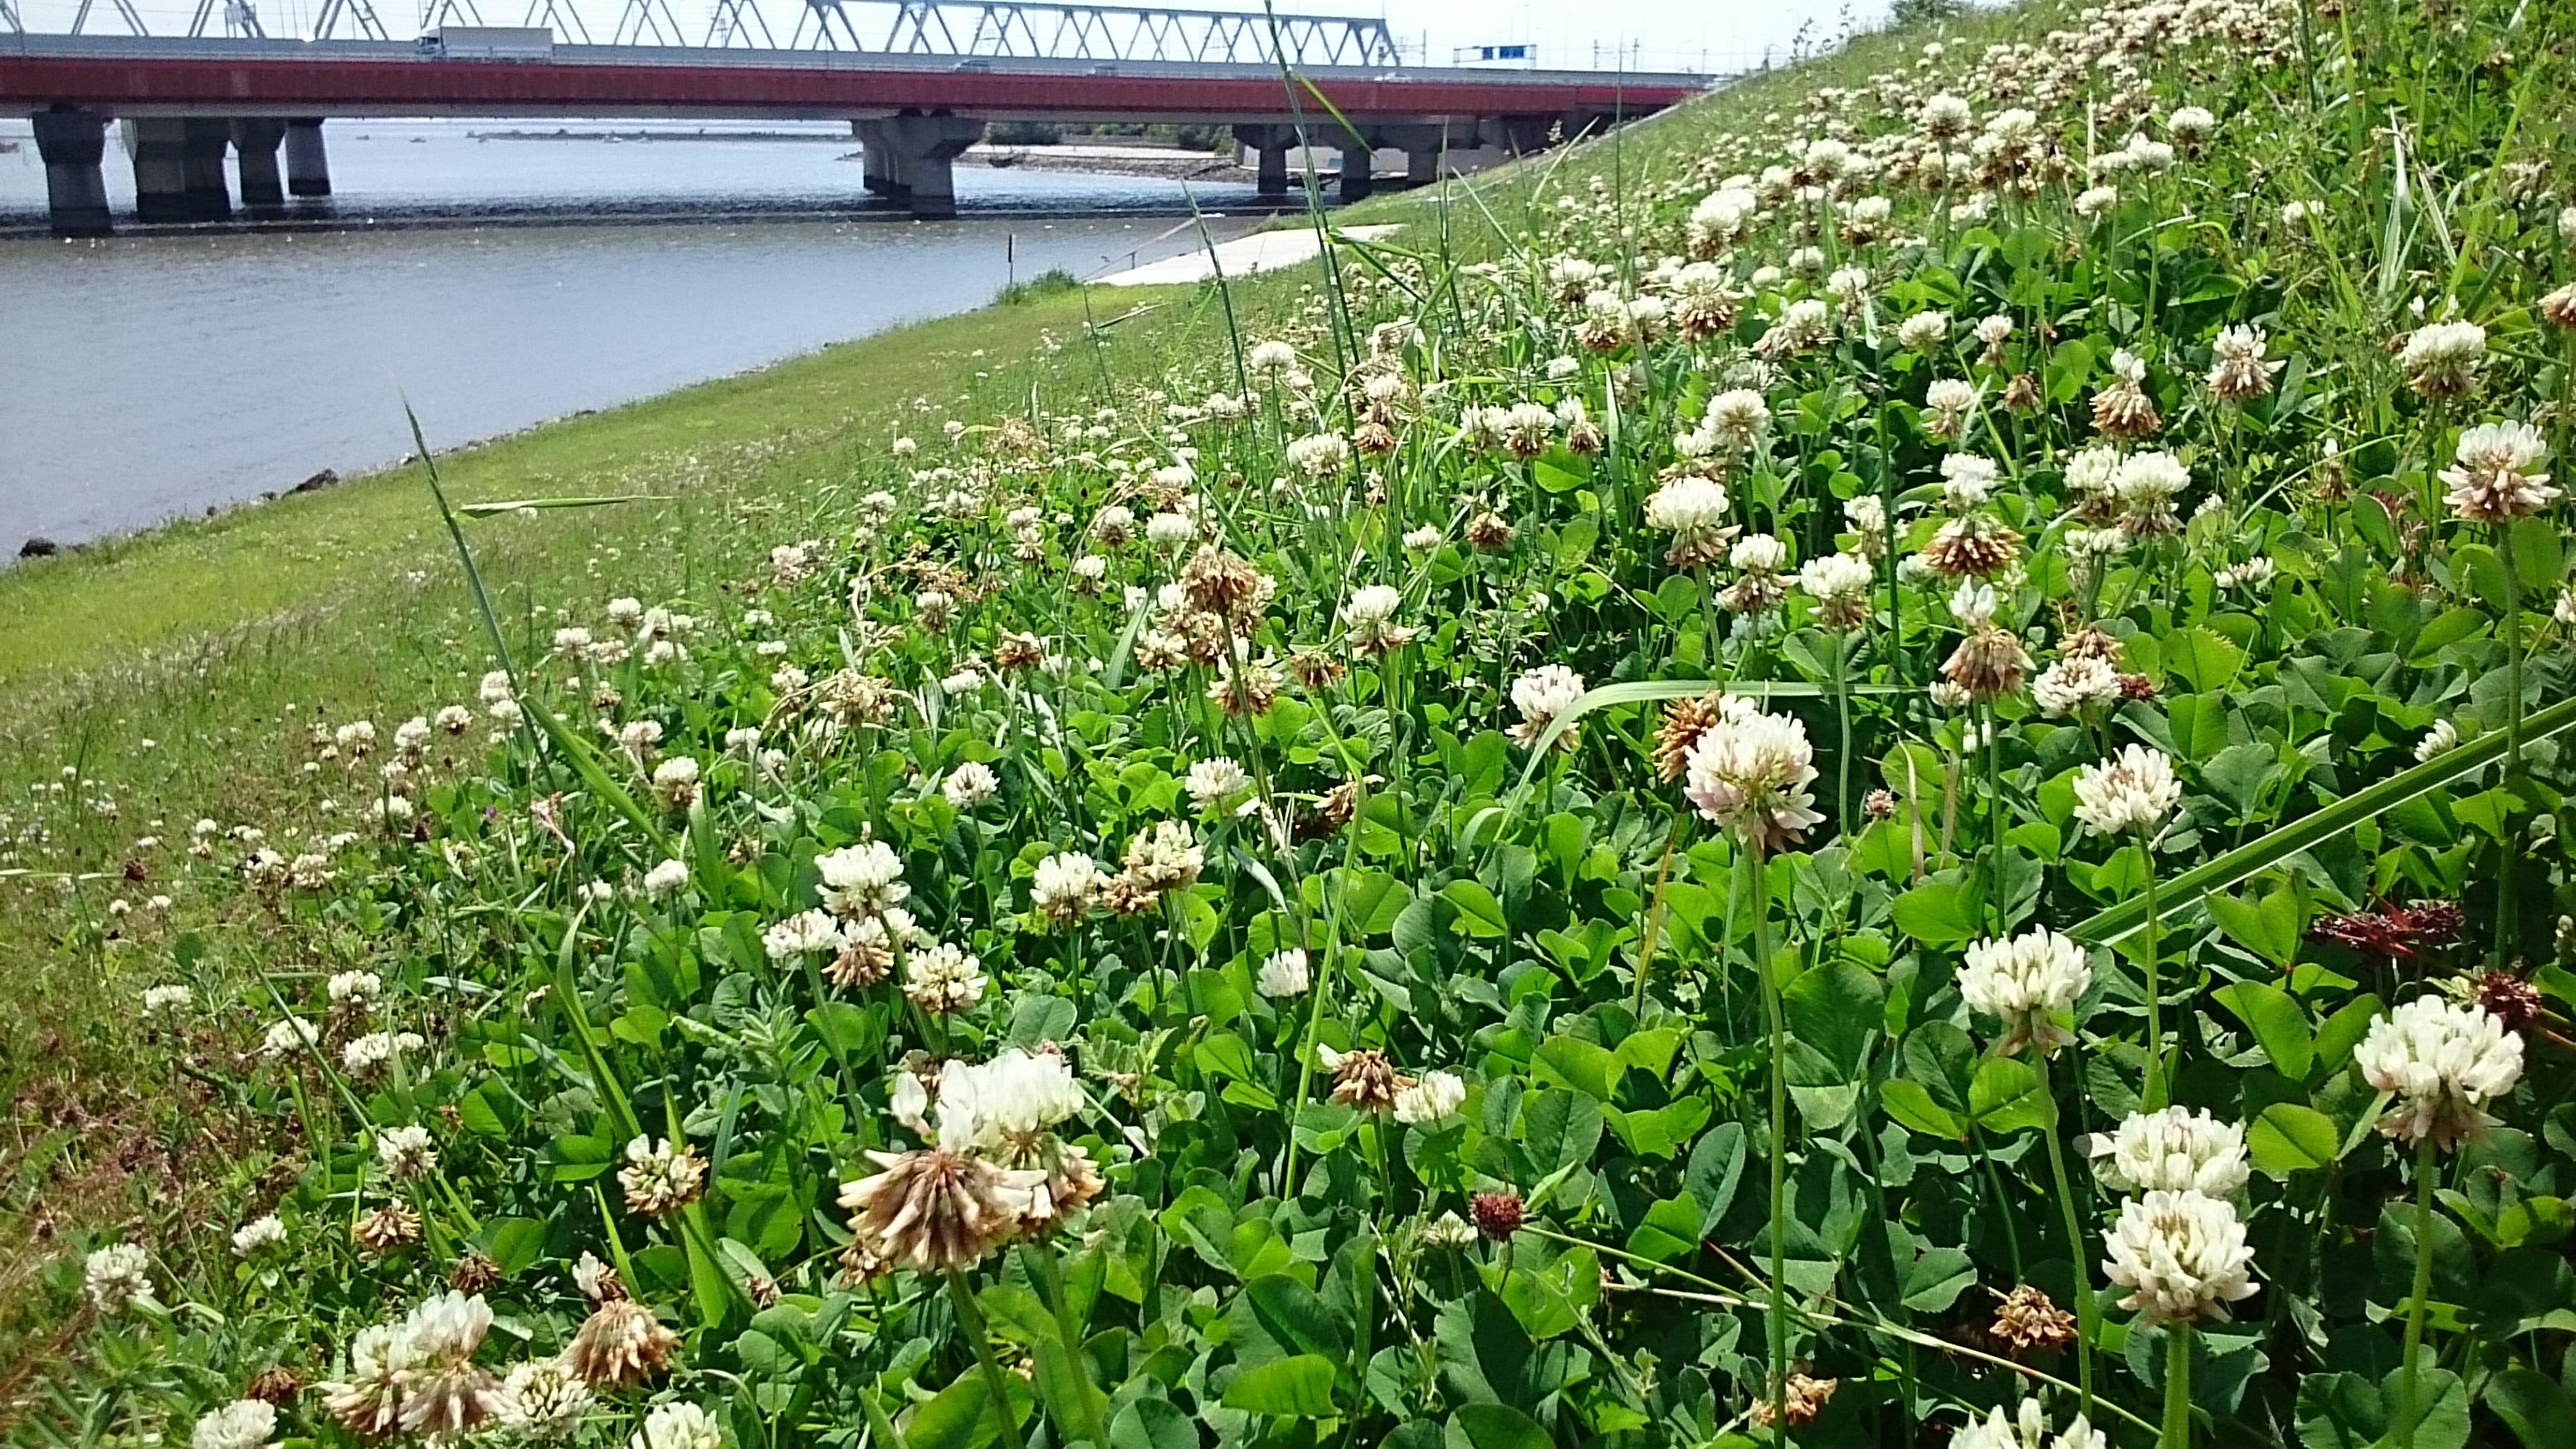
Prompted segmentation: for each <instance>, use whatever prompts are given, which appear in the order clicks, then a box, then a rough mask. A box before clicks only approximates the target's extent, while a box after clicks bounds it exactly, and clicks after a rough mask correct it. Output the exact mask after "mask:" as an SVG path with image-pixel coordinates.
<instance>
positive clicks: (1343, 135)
mask: <svg viewBox="0 0 2576 1449" xmlns="http://www.w3.org/2000/svg"><path fill="white" fill-rule="evenodd" d="M1333 144H1334V145H1336V146H1338V147H1340V148H1341V152H1342V204H1343V205H1345V206H1347V205H1349V204H1350V203H1352V202H1354V201H1364V200H1366V199H1367V198H1368V194H1369V193H1370V192H1372V191H1374V190H1376V189H1377V178H1376V177H1375V176H1373V175H1371V174H1370V171H1369V168H1370V167H1371V166H1372V165H1373V164H1374V163H1375V162H1376V160H1377V156H1376V147H1374V146H1373V145H1371V144H1370V142H1369V138H1368V137H1366V136H1363V135H1361V134H1359V133H1358V132H1356V131H1343V132H1340V133H1339V134H1338V135H1337V136H1336V137H1335V139H1334V142H1333Z"/></svg>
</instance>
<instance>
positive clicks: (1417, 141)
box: [1369, 124, 1449, 186]
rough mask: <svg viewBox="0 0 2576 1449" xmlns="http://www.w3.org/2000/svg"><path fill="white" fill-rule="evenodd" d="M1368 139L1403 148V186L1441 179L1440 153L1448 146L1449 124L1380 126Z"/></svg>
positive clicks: (1421, 184)
mask: <svg viewBox="0 0 2576 1449" xmlns="http://www.w3.org/2000/svg"><path fill="white" fill-rule="evenodd" d="M1369 139H1371V140H1373V141H1376V142H1377V143H1378V144H1380V145H1383V146H1393V147H1395V148H1397V149H1398V150H1401V151H1402V152H1404V184H1405V185H1406V186H1428V185H1430V184H1431V183H1433V182H1435V181H1437V180H1439V179H1440V157H1441V155H1442V153H1444V152H1446V151H1447V150H1448V149H1449V129H1448V127H1446V126H1439V125H1429V124H1425V125H1409V126H1381V127H1379V128H1378V129H1377V131H1376V133H1375V134H1374V135H1372V136H1371V137H1370V138H1369Z"/></svg>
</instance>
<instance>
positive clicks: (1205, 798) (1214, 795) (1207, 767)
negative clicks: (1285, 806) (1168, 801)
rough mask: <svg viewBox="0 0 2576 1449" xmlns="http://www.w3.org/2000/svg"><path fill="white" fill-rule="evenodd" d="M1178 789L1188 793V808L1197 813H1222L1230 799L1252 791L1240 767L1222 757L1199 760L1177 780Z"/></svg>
mask: <svg viewBox="0 0 2576 1449" xmlns="http://www.w3.org/2000/svg"><path fill="white" fill-rule="evenodd" d="M1181 788H1182V789H1184V790H1186V791H1188V792H1189V796H1190V804H1191V805H1193V806H1195V807H1197V808H1198V809H1200V810H1203V811H1204V810H1222V809H1224V808H1225V807H1226V806H1227V805H1229V804H1231V803H1233V801H1234V797H1236V796H1237V795H1240V794H1242V793H1243V792H1244V791H1246V790H1249V789H1251V788H1252V777H1251V776H1250V775H1247V774H1245V773H1244V770H1243V767H1242V766H1241V765H1238V764H1236V763H1235V762H1234V761H1233V760H1231V759H1228V758H1227V757H1225V756H1223V755H1219V756H1217V757H1215V758H1213V759H1207V760H1200V761H1198V762H1197V763H1196V764H1193V765H1191V766H1190V769H1189V773H1188V774H1186V775H1184V776H1182V777H1181Z"/></svg>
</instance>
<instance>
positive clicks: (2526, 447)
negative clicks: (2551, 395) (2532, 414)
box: [2442, 422, 2558, 523]
mask: <svg viewBox="0 0 2576 1449" xmlns="http://www.w3.org/2000/svg"><path fill="white" fill-rule="evenodd" d="M2548 451H2549V447H2548V444H2546V443H2544V442H2542V441H2541V437H2540V430H2539V429H2537V428H2534V427H2532V426H2531V425H2530V424H2529V423H2512V422H2507V423H2481V424H2479V425H2478V426H2476V427H2474V428H2469V429H2467V430H2465V431H2463V432H2462V433H2461V434H2460V443H2459V454H2458V456H2459V462H2458V463H2457V464H2455V465H2453V466H2452V467H2448V468H2445V469H2443V470H2442V481H2443V482H2444V483H2446V484H2449V485H2450V490H2451V491H2450V493H2449V495H2448V496H2447V497H2446V498H2445V499H2444V501H2445V502H2447V503H2449V504H2450V505H2451V513H2452V515H2453V516H2454V517H2457V518H2459V519H2461V520H2462V521H2464V522H2468V523H2508V522H2511V521H2512V520H2514V519H2517V518H2525V517H2528V516H2530V515H2532V514H2534V513H2538V512H2539V511H2540V510H2541V509H2543V508H2546V507H2548V506H2549V504H2550V502H2551V501H2552V500H2554V499H2556V498H2557V497H2558V490H2557V489H2555V488H2552V487H2550V486H2549V475H2548V474H2546V473H2542V472H2539V471H2537V470H2536V469H2535V468H2534V467H2533V465H2534V464H2536V463H2538V462H2539V461H2540V460H2541V458H2542V457H2543V456H2544V455H2546V454H2547V453H2548Z"/></svg>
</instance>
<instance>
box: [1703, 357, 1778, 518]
mask: <svg viewBox="0 0 2576 1449" xmlns="http://www.w3.org/2000/svg"><path fill="white" fill-rule="evenodd" d="M1770 426H1771V404H1770V403H1768V402H1766V401H1764V400H1763V397H1762V394H1760V393H1758V392H1756V391H1754V390H1753V389H1752V388H1749V387H1733V388H1728V389H1727V390H1726V391H1724V392H1722V393H1719V394H1718V395H1717V396H1715V397H1713V398H1710V399H1709V400H1708V412H1707V414H1706V415H1705V416H1703V417H1701V419H1700V423H1699V432H1700V435H1701V436H1702V437H1705V438H1706V439H1707V440H1708V442H1709V444H1710V446H1711V447H1712V448H1713V449H1716V450H1721V451H1726V452H1735V453H1741V452H1744V451H1745V450H1747V449H1749V448H1751V447H1752V446H1753V445H1754V444H1756V443H1759V442H1761V441H1762V435H1763V433H1764V432H1765V431H1766V430H1767V429H1768V428H1769V427H1770ZM1722 507H1723V506H1722V505H1721V509H1722Z"/></svg>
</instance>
